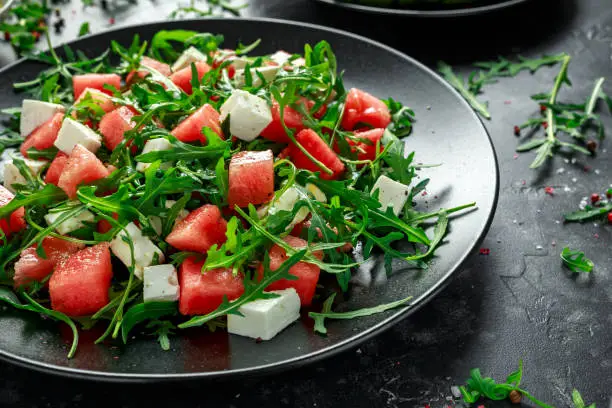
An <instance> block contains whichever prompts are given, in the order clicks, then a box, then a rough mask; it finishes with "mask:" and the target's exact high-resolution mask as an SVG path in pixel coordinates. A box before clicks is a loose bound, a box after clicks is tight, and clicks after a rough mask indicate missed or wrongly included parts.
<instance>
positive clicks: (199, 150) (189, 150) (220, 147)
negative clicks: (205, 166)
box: [136, 128, 230, 163]
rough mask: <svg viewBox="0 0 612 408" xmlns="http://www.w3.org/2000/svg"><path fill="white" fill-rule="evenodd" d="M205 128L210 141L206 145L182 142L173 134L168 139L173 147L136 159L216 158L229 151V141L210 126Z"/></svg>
mask: <svg viewBox="0 0 612 408" xmlns="http://www.w3.org/2000/svg"><path fill="white" fill-rule="evenodd" d="M204 129H205V130H204V132H205V135H206V138H207V141H208V143H207V145H206V146H195V145H191V144H188V143H184V142H181V141H180V140H178V139H176V138H175V137H173V136H168V137H167V139H168V141H169V142H170V143H171V144H172V147H173V148H172V149H170V150H160V151H152V152H149V153H145V154H141V155H139V156H136V161H139V162H142V163H153V162H156V161H161V162H168V161H173V160H195V159H208V160H214V159H217V158H219V157H221V156H224V155H226V154H227V153H228V152H229V146H230V145H229V143H228V142H226V141H224V140H223V139H221V138H220V137H219V136H218V135H217V134H216V133H214V132H213V131H212V130H210V129H209V128H204Z"/></svg>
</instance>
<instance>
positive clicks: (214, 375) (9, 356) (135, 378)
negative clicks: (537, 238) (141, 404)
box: [0, 17, 500, 383]
mask: <svg viewBox="0 0 612 408" xmlns="http://www.w3.org/2000/svg"><path fill="white" fill-rule="evenodd" d="M210 21H220V22H224V21H233V22H234V23H231V24H235V23H236V22H240V21H251V22H255V23H257V22H260V23H272V24H280V25H286V26H291V27H296V26H297V27H307V28H310V29H315V30H319V31H323V32H330V33H334V34H338V35H342V36H345V37H349V38H351V39H355V40H358V41H362V42H365V43H368V44H369V45H372V46H375V47H378V48H382V49H383V50H385V51H387V52H389V53H391V54H394V55H396V56H398V57H400V58H402V59H404V60H406V61H408V62H410V63H411V64H414V65H415V66H416V67H417V68H418V69H420V70H422V71H425V72H426V73H427V74H429V75H431V76H432V77H433V78H434V79H435V80H436V81H437V82H439V83H440V84H441V85H442V86H444V87H446V89H447V90H448V91H449V92H450V93H451V94H452V95H453V96H454V97H455V98H456V99H457V100H458V102H459V103H460V104H463V106H464V107H465V108H466V109H467V110H468V112H469V115H471V118H472V119H475V120H476V121H477V123H478V124H479V126H480V127H481V128H482V131H483V132H484V134H485V135H486V138H487V141H488V146H489V148H490V149H491V154H492V158H493V164H494V168H495V175H494V176H495V177H494V182H495V186H494V194H493V200H492V202H491V203H490V205H491V211H490V212H489V214H488V216H487V219H486V221H485V223H484V224H483V226H482V228H481V230H480V232H479V235H478V237H477V239H475V240H474V241H473V244H472V245H471V246H470V247H469V248H468V249H467V250H465V251H464V252H463V255H462V256H460V257H458V258H457V259H456V260H455V262H454V263H453V264H452V266H451V267H450V268H448V271H447V272H446V274H445V275H444V276H443V277H442V278H441V279H440V280H439V281H437V282H436V284H435V285H433V286H432V287H431V288H429V289H428V290H427V291H426V292H425V293H423V294H422V295H421V296H419V298H417V299H415V302H417V303H415V304H414V305H413V304H410V305H408V306H404V307H401V308H397V309H396V312H395V313H393V314H392V315H390V316H388V317H387V318H386V319H384V320H381V321H380V322H378V323H377V324H375V325H373V326H371V327H369V328H368V329H366V330H364V331H362V332H360V333H359V334H358V335H357V337H350V338H347V339H345V340H342V341H340V342H339V343H336V344H334V345H332V346H330V347H327V348H324V349H321V350H318V351H315V352H312V353H308V354H304V355H300V356H297V357H293V358H290V359H286V360H282V361H276V362H272V363H268V364H263V365H259V366H253V367H245V368H236V369H227V370H217V371H208V372H192V373H163V374H162V373H149V374H144V373H119V372H106V371H98V370H87V369H79V368H72V367H66V366H58V365H54V364H51V363H46V362H41V361H36V360H33V359H30V358H26V357H22V356H19V355H16V354H14V353H11V352H7V351H5V350H3V349H0V360H3V361H6V362H8V363H11V364H16V365H19V366H21V367H24V368H28V369H34V370H36V371H39V372H43V373H46V374H52V375H59V376H62V377H68V378H73V379H78V380H95V381H99V382H111V383H161V382H177V381H185V380H213V379H214V380H226V379H230V378H234V379H236V378H242V377H244V376H246V375H251V376H253V375H256V376H261V375H270V374H273V373H278V372H280V371H288V370H291V369H294V368H296V367H300V366H304V365H310V364H312V363H315V362H319V361H321V360H324V359H325V358H327V357H331V356H333V355H336V354H340V353H342V352H345V351H347V350H348V349H350V348H353V347H357V346H358V345H360V344H362V343H364V342H365V341H367V340H370V339H372V338H373V337H375V336H377V335H379V334H381V333H382V332H384V331H386V330H388V329H389V328H391V327H392V326H393V325H395V324H397V323H398V322H399V321H401V320H403V319H405V318H407V317H408V316H410V315H411V314H413V313H414V312H416V311H417V310H419V309H420V308H421V307H423V306H424V305H425V304H427V303H428V302H429V301H430V300H431V299H432V298H434V297H435V296H436V295H437V294H438V293H440V292H441V291H442V290H443V289H444V288H446V287H447V286H448V284H449V283H450V282H451V281H452V278H453V277H454V276H455V275H456V274H457V273H458V272H459V271H460V270H461V266H462V265H463V264H464V263H465V261H466V260H467V259H468V258H469V257H470V256H471V255H472V253H473V252H474V250H475V248H477V247H478V246H479V245H480V243H481V242H482V241H483V240H484V239H485V237H486V235H487V232H488V231H489V229H490V227H491V224H492V222H493V218H494V216H495V213H496V210H497V204H498V201H499V189H500V172H499V159H498V157H497V152H496V150H495V146H494V144H493V140H492V138H491V135H490V134H489V131H488V130H487V128H486V126H485V125H484V122H483V120H482V119H481V118H480V117H479V116H478V115H477V114H476V112H474V110H473V109H472V108H471V107H470V105H469V104H468V103H467V101H466V100H465V99H464V98H463V97H462V96H461V95H460V94H459V92H457V91H456V90H455V89H454V88H453V87H452V86H451V85H450V84H448V82H446V81H445V80H444V79H443V78H442V77H441V76H440V75H439V74H438V73H437V72H436V71H434V70H433V69H431V68H429V67H427V66H426V65H424V64H423V63H421V62H420V61H418V60H416V59H415V58H413V57H411V56H409V55H407V54H405V53H403V52H401V51H399V50H397V49H395V48H393V47H390V46H388V45H386V44H384V43H381V42H379V41H376V40H373V39H370V38H368V37H365V36H362V35H360V34H356V33H353V32H350V31H346V30H340V29H337V28H333V27H328V26H324V25H320V24H313V23H304V22H300V21H296V20H287V19H279V18H271V17H222V18H199V19H198V18H194V19H185V20H180V21H176V22H172V21H155V22H151V23H147V24H137V23H136V24H129V25H124V26H120V27H116V28H113V29H109V30H105V31H102V32H98V33H95V34H89V35H86V36H83V37H79V38H75V39H74V40H71V41H68V42H64V43H61V44H58V45H56V46H55V47H54V49H56V50H60V49H61V47H62V46H63V45H64V44H72V43H74V42H77V41H80V40H83V39H87V38H91V37H98V36H99V37H102V36H106V37H108V36H109V35H111V34H112V33H114V32H119V31H124V30H138V29H139V28H142V27H143V26H164V25H166V26H167V25H172V24H180V23H185V22H191V23H198V22H210ZM159 29H160V30H161V29H163V28H161V27H160V28H159ZM45 50H46V48H45ZM26 60H27V59H26V58H20V59H19V60H17V61H15V62H13V63H11V64H9V65H6V66H4V67H2V68H0V75H2V74H4V73H5V72H6V71H8V70H10V69H12V68H13V67H15V66H17V65H19V64H21V63H24V62H25V61H26ZM476 208H478V207H476Z"/></svg>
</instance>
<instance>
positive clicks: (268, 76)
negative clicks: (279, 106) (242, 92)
mask: <svg viewBox="0 0 612 408" xmlns="http://www.w3.org/2000/svg"><path fill="white" fill-rule="evenodd" d="M278 70H279V67H278V66H266V67H258V68H251V77H252V78H253V84H252V85H253V86H256V87H257V86H261V85H262V83H261V78H259V75H257V72H259V73H260V74H261V75H262V76H263V77H264V79H265V80H266V82H271V81H272V80H274V78H276V74H277V73H278ZM244 71H245V70H244V69H237V70H236V74H235V75H234V80H235V81H236V85H237V86H239V87H242V86H245V85H246V83H245V75H244Z"/></svg>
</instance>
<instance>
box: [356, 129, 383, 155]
mask: <svg viewBox="0 0 612 408" xmlns="http://www.w3.org/2000/svg"><path fill="white" fill-rule="evenodd" d="M384 132H385V129H381V128H378V129H371V130H366V131H365V132H355V137H358V138H360V139H365V140H368V141H369V144H367V143H366V142H365V141H364V142H361V141H355V140H351V139H349V140H348V143H349V145H351V146H353V151H356V152H357V160H374V159H375V158H376V156H377V154H379V153H380V152H382V150H383V149H382V144H380V143H379V144H378V153H377V152H376V143H377V142H379V141H380V140H381V138H382V136H383V133H384Z"/></svg>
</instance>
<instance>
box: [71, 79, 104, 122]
mask: <svg viewBox="0 0 612 408" xmlns="http://www.w3.org/2000/svg"><path fill="white" fill-rule="evenodd" d="M85 98H88V99H89V98H91V101H92V102H93V103H95V104H96V105H98V106H99V107H100V108H101V109H102V110H103V111H104V112H106V113H108V112H110V111H112V110H113V109H115V104H114V103H113V101H112V100H111V98H110V97H109V96H108V95H107V94H105V93H103V92H100V91H99V90H97V89H94V88H85V90H83V92H82V93H81V96H79V97H78V98H77V99H76V100H75V101H74V104H75V105H76V104H78V103H79V102H81V101H82V100H84V99H85ZM72 117H73V118H76V117H77V114H76V112H72ZM88 126H89V125H88ZM90 127H91V126H90Z"/></svg>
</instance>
